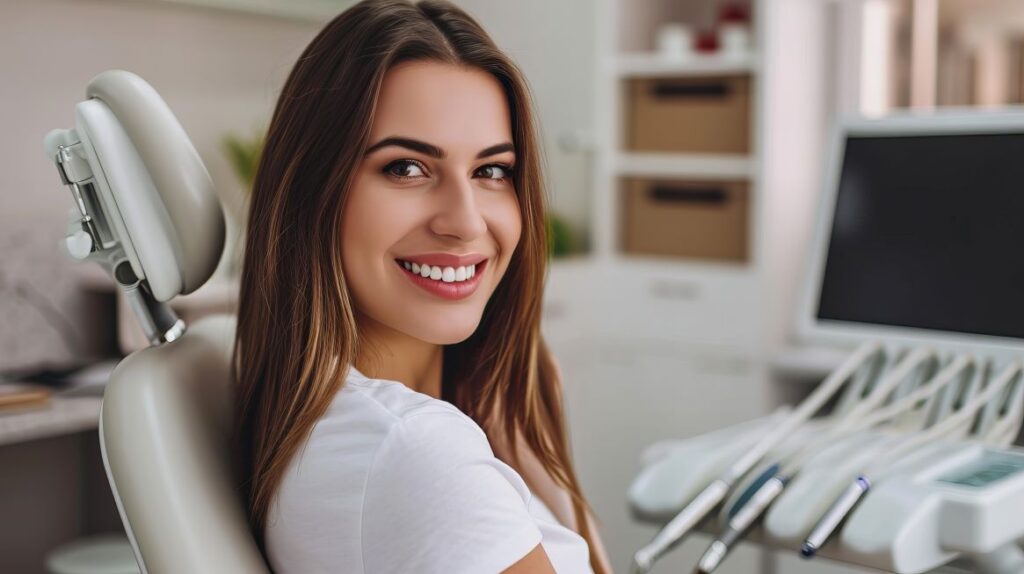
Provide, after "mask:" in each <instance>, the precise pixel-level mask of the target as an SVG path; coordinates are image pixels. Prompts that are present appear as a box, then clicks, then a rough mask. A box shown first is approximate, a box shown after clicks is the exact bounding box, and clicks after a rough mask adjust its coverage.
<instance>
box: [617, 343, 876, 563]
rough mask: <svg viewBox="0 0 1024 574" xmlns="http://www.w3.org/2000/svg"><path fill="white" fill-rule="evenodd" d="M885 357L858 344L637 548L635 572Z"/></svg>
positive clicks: (682, 535) (873, 347)
mask: <svg viewBox="0 0 1024 574" xmlns="http://www.w3.org/2000/svg"><path fill="white" fill-rule="evenodd" d="M884 357H885V351H884V349H883V347H882V346H881V344H879V343H878V342H876V341H868V342H865V343H863V344H861V345H860V346H859V347H858V348H857V349H856V350H855V351H854V352H853V353H852V354H851V355H850V356H849V357H848V358H847V359H846V360H845V361H844V362H843V363H842V364H841V365H840V366H839V368H837V369H836V370H835V371H833V372H832V373H831V374H830V375H829V376H828V377H827V378H826V379H825V380H824V381H822V383H821V384H820V385H818V387H817V388H816V389H815V390H814V391H813V392H812V393H811V394H810V396H808V397H807V398H806V399H805V400H804V401H803V402H802V403H800V406H799V407H797V409H796V410H794V411H793V413H791V414H790V415H789V417H788V418H787V419H786V420H784V421H783V422H782V423H781V424H779V425H778V426H777V427H775V428H774V429H773V430H772V431H770V432H768V433H767V434H765V436H764V437H762V438H761V440H760V441H759V442H758V443H757V444H755V445H754V446H753V447H752V448H751V449H750V450H748V451H747V453H746V454H745V455H743V456H742V457H740V459H739V460H737V461H736V462H735V463H733V464H732V466H730V467H729V468H728V469H727V470H726V471H725V472H724V473H723V474H722V475H721V476H720V477H719V478H718V479H716V480H715V481H713V482H712V483H711V484H709V485H708V486H707V487H705V488H704V490H703V491H701V493H700V494H698V495H697V497H696V498H694V499H693V500H692V501H691V502H690V503H689V504H687V505H686V507H685V508H683V510H682V511H680V512H679V514H677V515H676V516H675V518H673V519H672V520H671V521H670V522H669V523H668V524H667V525H665V526H664V527H663V528H662V529H661V530H660V531H659V532H658V534H657V535H656V536H655V537H654V539H653V540H651V542H649V543H648V544H647V545H646V546H644V547H643V548H641V549H640V550H637V551H636V553H635V554H634V555H633V572H634V574H645V573H646V572H648V571H650V569H651V567H652V566H653V564H654V562H655V561H656V560H657V559H658V558H660V557H661V556H662V555H663V554H664V553H666V552H668V551H669V550H671V549H672V548H673V547H674V546H675V545H677V544H678V543H679V542H681V541H682V540H683V539H684V538H685V537H686V535H687V534H689V533H690V532H691V531H692V530H693V529H694V528H696V527H697V525H698V524H700V522H701V521H702V520H704V518H705V517H707V515H708V514H710V513H711V511H712V510H714V509H715V507H717V506H718V505H719V504H720V503H721V502H722V501H723V500H724V499H725V497H726V495H727V494H728V493H729V490H730V489H732V487H733V486H734V485H735V484H736V482H738V481H739V480H740V478H742V477H743V476H744V475H745V474H746V473H747V472H749V471H750V470H751V469H752V468H754V465H756V464H757V463H758V462H760V460H761V459H762V458H764V456H765V455H767V454H768V452H769V451H771V450H772V449H773V448H775V446H776V445H778V444H779V443H780V442H782V441H783V440H785V439H786V438H787V437H788V436H789V435H791V434H792V433H793V432H794V431H795V430H796V429H797V428H799V427H800V426H801V425H803V424H804V423H805V422H806V421H807V420H808V419H810V418H811V416H812V415H814V413H816V412H818V411H819V410H820V409H821V407H822V406H824V405H825V403H826V402H827V401H828V400H829V399H831V398H832V397H833V396H834V395H835V394H836V393H837V392H838V391H839V390H840V389H842V388H843V387H844V386H845V385H846V383H847V382H848V381H849V379H850V378H851V377H852V376H853V375H855V374H856V373H858V372H859V371H860V370H861V369H862V368H864V367H865V366H870V365H873V364H877V362H879V361H881V360H883V359H884Z"/></svg>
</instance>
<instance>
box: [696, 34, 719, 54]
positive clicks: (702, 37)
mask: <svg viewBox="0 0 1024 574" xmlns="http://www.w3.org/2000/svg"><path fill="white" fill-rule="evenodd" d="M693 47H694V49H696V50H697V51H698V52H715V51H717V50H718V33H717V32H715V30H701V31H700V32H698V33H697V38H696V41H695V42H694V46H693Z"/></svg>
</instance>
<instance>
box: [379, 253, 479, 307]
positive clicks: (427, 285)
mask: <svg viewBox="0 0 1024 574" xmlns="http://www.w3.org/2000/svg"><path fill="white" fill-rule="evenodd" d="M489 261H490V260H489V259H485V260H483V261H481V262H479V263H477V264H475V265H466V266H463V267H442V266H440V265H420V264H419V263H414V262H412V261H406V260H403V259H395V264H396V265H398V269H399V271H401V272H402V274H403V275H405V277H406V278H408V279H409V281H411V282H412V283H413V284H414V285H416V286H417V287H419V288H421V289H423V290H424V291H426V292H427V293H429V294H431V295H434V296H436V297H440V298H441V299H448V300H457V299H465V298H466V297H469V296H470V295H472V294H473V293H475V292H476V290H477V287H479V286H480V283H481V280H482V278H483V272H484V269H485V268H486V267H487V263H488V262H489ZM424 273H426V275H424Z"/></svg>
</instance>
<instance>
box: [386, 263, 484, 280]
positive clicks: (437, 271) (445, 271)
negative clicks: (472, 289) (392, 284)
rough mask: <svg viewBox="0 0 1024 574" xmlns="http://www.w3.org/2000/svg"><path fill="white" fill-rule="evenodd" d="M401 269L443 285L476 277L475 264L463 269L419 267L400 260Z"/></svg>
mask: <svg viewBox="0 0 1024 574" xmlns="http://www.w3.org/2000/svg"><path fill="white" fill-rule="evenodd" d="M400 261H401V263H402V267H405V268H406V269H407V270H409V271H411V272H412V273H415V274H417V275H419V276H420V277H429V278H430V279H433V280H434V281H443V282H445V283H457V282H460V281H467V280H469V279H472V278H473V277H475V276H476V264H475V263H474V264H472V265H466V266H463V267H441V266H440V265H434V266H430V265H426V264H423V265H420V264H419V263H413V262H412V261H404V260H400Z"/></svg>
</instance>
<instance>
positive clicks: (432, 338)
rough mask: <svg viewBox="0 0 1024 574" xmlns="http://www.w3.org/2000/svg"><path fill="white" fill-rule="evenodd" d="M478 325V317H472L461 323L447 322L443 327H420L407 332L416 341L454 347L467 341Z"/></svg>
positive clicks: (433, 325)
mask: <svg viewBox="0 0 1024 574" xmlns="http://www.w3.org/2000/svg"><path fill="white" fill-rule="evenodd" d="M479 325H480V317H472V318H468V319H466V320H462V321H449V322H448V324H447V325H444V326H441V325H437V324H431V325H420V326H419V328H418V329H415V330H411V331H407V332H408V333H409V334H411V335H413V336H415V337H416V338H417V339H420V340H422V341H426V342H428V343H432V344H434V345H454V344H455V343H461V342H463V341H465V340H466V339H468V338H469V337H470V335H472V334H473V333H474V332H475V331H476V328H477V327H478V326H479Z"/></svg>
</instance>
